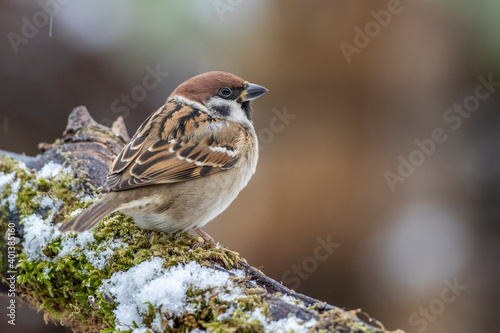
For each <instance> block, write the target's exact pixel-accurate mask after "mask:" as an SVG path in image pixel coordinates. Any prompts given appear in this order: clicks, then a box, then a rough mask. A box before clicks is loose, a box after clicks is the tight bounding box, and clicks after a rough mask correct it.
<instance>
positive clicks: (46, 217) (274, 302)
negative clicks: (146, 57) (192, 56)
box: [0, 106, 385, 332]
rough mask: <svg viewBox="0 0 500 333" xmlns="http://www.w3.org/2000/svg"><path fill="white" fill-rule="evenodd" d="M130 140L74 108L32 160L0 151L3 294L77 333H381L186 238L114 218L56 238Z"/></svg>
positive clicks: (97, 190)
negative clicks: (62, 128) (59, 130)
mask: <svg viewBox="0 0 500 333" xmlns="http://www.w3.org/2000/svg"><path fill="white" fill-rule="evenodd" d="M128 140H129V136H128V134H127V130H126V128H125V125H124V122H123V119H121V118H118V119H117V120H116V121H115V122H114V124H113V125H112V127H111V128H108V127H105V126H102V125H99V124H98V123H96V122H95V121H94V120H93V119H92V118H91V116H90V115H89V113H88V112H87V110H86V108H85V107H82V106H80V107H78V108H76V109H75V110H73V112H72V113H71V115H70V116H69V122H68V125H67V128H66V130H65V131H64V133H63V137H62V138H61V139H58V140H56V141H55V142H54V143H53V144H47V143H43V144H40V145H39V148H40V150H41V151H42V153H41V154H40V155H38V156H36V157H28V156H24V155H19V154H15V153H9V152H3V151H0V156H2V157H1V158H0V232H1V233H2V235H5V237H1V240H0V247H1V250H2V272H1V279H2V283H3V286H2V291H3V292H4V293H10V294H9V296H12V295H15V296H16V297H17V299H21V300H23V301H25V302H27V303H28V304H30V305H31V306H33V307H35V308H36V309H38V310H42V311H44V315H45V318H46V320H50V321H53V322H55V323H57V324H60V325H64V326H66V327H70V328H71V329H72V330H73V331H74V332H112V331H116V330H120V331H122V330H123V331H133V332H204V331H207V332H385V329H384V328H383V326H382V325H381V324H380V323H379V322H376V321H373V323H374V324H373V325H370V324H367V323H365V322H364V321H362V320H361V319H359V318H358V314H360V313H361V312H360V311H359V310H352V311H346V310H343V309H340V308H338V307H335V306H333V305H329V304H326V303H325V302H321V301H318V300H316V299H313V298H311V297H308V296H306V295H302V294H300V293H296V292H294V291H292V290H290V289H288V288H287V287H285V286H283V285H281V284H280V283H278V282H277V281H274V280H272V279H270V278H269V277H267V276H265V275H264V274H263V273H262V272H260V271H259V270H257V269H255V268H253V267H252V266H250V265H249V264H248V263H247V262H246V261H245V259H243V258H241V257H239V255H238V254H237V253H235V252H233V251H230V250H229V249H226V248H224V247H222V246H220V247H217V248H207V247H204V246H200V244H202V242H203V241H202V240H201V239H200V238H197V237H195V236H193V235H191V234H189V233H178V234H175V235H166V234H163V233H160V232H152V231H147V230H141V229H138V228H137V227H136V226H135V225H134V224H133V221H132V220H131V218H130V217H127V216H125V215H122V214H120V213H116V214H112V215H110V216H108V217H107V218H105V219H104V220H103V221H101V222H100V223H99V225H98V226H97V227H96V228H94V229H93V230H89V231H86V232H85V233H83V234H79V235H76V234H74V233H66V234H61V233H59V232H58V230H57V229H58V226H59V225H60V224H61V223H62V221H64V220H66V219H67V218H69V216H74V215H75V214H76V213H77V212H78V211H80V210H81V209H83V208H85V207H87V206H89V205H90V204H91V203H92V202H93V201H95V200H97V199H98V198H99V196H100V195H101V194H102V192H104V191H105V190H104V188H105V179H106V174H107V172H108V169H109V167H110V165H111V163H112V161H113V159H114V157H115V156H116V155H117V154H118V153H119V152H120V150H121V149H122V148H123V146H124V145H125V143H126V142H127V141H128ZM160 296H161V297H160ZM11 299H13V298H11ZM9 318H10V319H9V320H14V322H15V320H16V318H15V315H14V317H12V316H11V317H9ZM370 320H371V319H370Z"/></svg>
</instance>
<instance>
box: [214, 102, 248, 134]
mask: <svg viewBox="0 0 500 333" xmlns="http://www.w3.org/2000/svg"><path fill="white" fill-rule="evenodd" d="M206 105H207V107H208V109H209V110H210V111H211V112H212V116H214V117H217V118H223V119H226V120H229V121H232V122H234V123H238V124H242V125H246V126H247V127H251V126H252V122H251V121H250V120H248V118H247V116H246V114H245V111H243V108H242V107H241V104H240V103H238V102H236V101H228V100H226V99H223V98H220V97H217V96H215V97H212V98H210V100H208V101H207V103H206ZM218 106H225V107H229V115H227V116H223V117H221V116H220V115H219V114H217V112H216V111H213V110H214V109H217V107H218Z"/></svg>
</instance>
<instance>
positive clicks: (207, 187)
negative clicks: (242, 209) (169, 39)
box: [59, 71, 268, 242]
mask: <svg viewBox="0 0 500 333" xmlns="http://www.w3.org/2000/svg"><path fill="white" fill-rule="evenodd" d="M267 91H268V89H266V88H264V87H262V86H260V85H257V84H252V83H248V82H247V81H245V80H243V79H242V78H240V77H238V76H236V75H234V74H231V73H227V72H222V71H213V72H207V73H203V74H200V75H198V76H195V77H193V78H191V79H189V80H187V81H185V82H183V83H182V84H180V85H179V86H178V87H177V88H176V89H174V91H173V92H172V93H171V94H170V96H169V97H168V98H167V100H166V103H165V104H164V105H163V106H161V107H160V108H159V109H158V110H157V111H155V112H153V113H152V114H151V115H150V116H149V117H148V118H147V119H146V120H145V121H144V122H143V123H142V125H141V126H140V127H139V128H138V129H137V132H136V133H135V135H134V136H133V137H132V139H131V140H130V141H129V143H128V144H127V145H126V146H125V147H124V148H123V149H122V151H121V152H120V153H119V154H118V156H117V157H116V158H115V160H114V161H113V163H112V165H111V169H110V171H109V173H108V175H107V179H106V190H107V191H106V194H105V195H104V196H103V197H102V198H101V199H99V200H98V201H97V202H95V203H94V204H92V205H91V206H90V207H88V208H87V209H85V210H84V211H83V212H81V213H80V214H78V215H77V216H75V217H73V218H71V219H70V220H69V221H67V222H63V224H62V226H60V228H59V231H60V232H66V231H74V232H78V233H80V232H83V231H85V230H88V229H91V228H92V227H94V226H95V225H96V224H97V223H98V222H99V221H101V220H102V219H103V218H104V217H106V216H107V215H109V214H111V213H114V212H117V211H120V212H122V213H125V214H127V215H129V216H131V217H132V218H133V220H134V223H135V224H136V225H137V226H138V227H139V228H142V229H147V230H154V231H161V232H164V233H167V234H173V233H176V232H179V231H188V230H195V231H196V232H197V233H198V234H199V235H200V236H201V237H202V238H203V239H204V241H207V242H213V238H212V237H211V236H210V235H208V234H207V233H206V232H204V231H203V230H202V229H201V228H202V227H203V226H204V225H205V224H206V223H208V222H209V221H211V220H213V219H214V218H215V217H216V216H218V215H219V214H220V213H222V212H223V211H224V210H225V209H226V208H227V207H228V206H229V205H230V204H231V202H232V201H233V200H234V199H235V198H236V197H237V195H238V194H239V193H240V191H241V190H242V189H243V188H244V187H245V186H246V185H247V184H248V182H249V181H250V178H251V177H252V176H253V174H254V173H255V170H256V167H257V160H258V140H257V135H256V132H255V128H254V125H253V121H252V107H251V101H252V100H254V99H256V98H258V97H260V96H261V95H263V94H264V93H266V92H267Z"/></svg>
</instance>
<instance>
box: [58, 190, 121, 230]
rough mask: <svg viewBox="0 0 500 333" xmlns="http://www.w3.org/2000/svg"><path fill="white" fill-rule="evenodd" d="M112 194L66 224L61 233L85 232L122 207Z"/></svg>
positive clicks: (61, 228)
mask: <svg viewBox="0 0 500 333" xmlns="http://www.w3.org/2000/svg"><path fill="white" fill-rule="evenodd" d="M110 194H111V193H108V194H107V195H105V196H104V197H103V198H102V199H100V200H99V201H97V202H96V203H94V204H93V205H92V206H90V207H89V208H87V209H85V210H84V211H83V212H81V213H80V214H78V215H77V216H75V217H73V218H72V219H71V220H69V221H67V222H64V224H63V225H62V226H61V227H60V228H59V231H60V232H65V231H75V232H84V231H85V230H88V229H90V228H92V227H93V226H95V225H96V224H97V223H99V221H101V220H102V219H103V218H104V217H105V216H106V215H108V214H111V213H113V212H114V211H115V210H116V209H117V208H118V207H119V206H120V202H119V201H118V200H114V198H112V197H113V196H112V195H110Z"/></svg>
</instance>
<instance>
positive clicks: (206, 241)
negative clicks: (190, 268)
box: [193, 228, 219, 249]
mask: <svg viewBox="0 0 500 333" xmlns="http://www.w3.org/2000/svg"><path fill="white" fill-rule="evenodd" d="M194 231H196V232H197V233H198V235H200V237H201V238H203V243H196V244H195V245H194V247H193V248H195V249H196V248H198V247H203V248H204V249H211V248H218V247H219V244H218V243H217V242H216V241H215V240H214V239H213V238H212V236H210V235H209V234H207V233H206V232H205V231H203V230H201V229H200V228H196V229H194Z"/></svg>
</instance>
